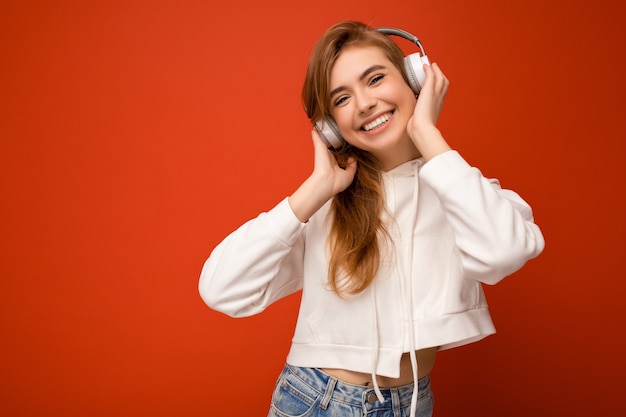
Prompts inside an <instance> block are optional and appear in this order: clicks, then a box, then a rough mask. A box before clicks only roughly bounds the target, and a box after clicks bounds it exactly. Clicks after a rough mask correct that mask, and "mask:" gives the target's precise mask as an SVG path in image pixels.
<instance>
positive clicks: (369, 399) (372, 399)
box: [367, 392, 378, 404]
mask: <svg viewBox="0 0 626 417" xmlns="http://www.w3.org/2000/svg"><path fill="white" fill-rule="evenodd" d="M377 399H378V397H377V396H376V393H374V392H370V393H369V394H367V402H368V403H370V404H374V403H375V402H376V400H377Z"/></svg>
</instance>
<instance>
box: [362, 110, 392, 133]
mask: <svg viewBox="0 0 626 417" xmlns="http://www.w3.org/2000/svg"><path fill="white" fill-rule="evenodd" d="M392 115H393V112H388V113H385V114H381V115H380V116H378V117H377V118H376V119H374V120H372V121H371V122H369V123H366V124H364V125H363V126H361V130H364V131H366V132H369V131H371V130H374V129H376V128H377V127H380V126H382V125H384V124H385V123H387V121H388V120H389V119H391V116H392Z"/></svg>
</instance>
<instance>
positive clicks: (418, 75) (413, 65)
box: [404, 53, 430, 95]
mask: <svg viewBox="0 0 626 417" xmlns="http://www.w3.org/2000/svg"><path fill="white" fill-rule="evenodd" d="M424 64H428V65H430V62H429V60H428V57H427V56H426V55H423V56H422V55H420V54H419V53H414V54H411V55H407V56H406V57H404V70H405V71H406V75H407V78H408V79H409V85H410V86H411V89H413V92H414V93H415V94H416V95H417V94H419V92H420V90H421V89H422V87H423V86H424V82H425V81H426V73H425V72H424Z"/></svg>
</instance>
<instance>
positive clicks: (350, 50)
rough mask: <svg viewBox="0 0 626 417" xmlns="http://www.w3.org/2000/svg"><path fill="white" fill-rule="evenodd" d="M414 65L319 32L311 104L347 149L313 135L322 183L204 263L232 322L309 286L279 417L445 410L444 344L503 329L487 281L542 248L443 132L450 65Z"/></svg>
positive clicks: (203, 287)
mask: <svg viewBox="0 0 626 417" xmlns="http://www.w3.org/2000/svg"><path fill="white" fill-rule="evenodd" d="M404 62H405V58H404V55H403V53H402V52H401V50H400V49H399V48H398V47H397V46H396V44H395V43H394V42H393V41H392V40H390V38H389V37H388V36H387V35H385V34H383V33H381V32H379V31H376V30H374V29H372V28H369V27H367V26H366V25H364V24H362V23H360V22H354V21H345V22H340V23H338V24H336V25H334V26H333V27H331V28H330V29H329V30H328V31H327V32H326V33H325V34H324V35H323V36H322V37H321V38H320V40H319V41H318V43H317V45H316V47H315V49H314V51H313V53H312V56H311V60H310V63H309V67H308V72H307V76H306V79H305V84H304V88H303V101H304V105H305V108H306V109H307V114H308V116H309V118H310V120H311V122H312V123H313V124H314V125H316V126H320V124H319V122H320V120H322V119H323V120H326V121H327V122H329V123H330V122H331V121H332V123H333V124H334V126H335V127H336V132H335V133H336V134H337V136H338V138H340V139H341V141H340V143H338V145H337V146H335V149H329V148H328V146H327V144H325V143H324V142H323V141H322V140H321V138H320V132H318V130H317V129H314V130H313V131H312V139H313V144H314V168H313V172H312V173H311V174H310V176H309V177H308V178H307V179H306V180H305V181H304V182H303V183H302V184H301V185H300V186H299V187H298V188H297V189H296V190H295V191H294V192H293V193H292V194H291V195H290V196H289V197H285V198H284V199H283V200H282V201H281V202H279V203H278V204H277V205H276V206H275V207H274V208H272V209H271V210H269V211H267V212H264V213H261V214H260V215H259V216H258V217H256V218H255V219H252V220H250V221H248V222H246V223H245V224H243V225H242V226H241V227H240V228H238V229H237V230H236V231H234V232H233V233H231V234H230V235H229V236H227V237H226V238H225V239H224V240H223V241H222V242H221V243H220V244H219V245H218V246H217V247H215V249H214V250H213V252H212V253H211V255H210V256H209V258H208V259H207V260H206V262H205V264H204V268H203V270H202V274H201V277H200V283H199V288H200V293H201V295H202V297H203V299H204V301H205V302H206V303H207V304H208V305H209V306H210V307H212V308H214V309H216V310H219V311H222V312H224V313H227V314H229V315H231V316H234V317H242V316H249V315H252V314H257V313H260V312H261V311H263V310H264V309H265V308H266V307H267V306H268V305H270V304H271V303H273V302H275V301H276V300H278V299H280V298H282V297H285V296H287V295H289V294H291V293H294V292H296V291H298V290H300V289H302V300H301V306H300V313H299V317H298V321H297V324H296V330H295V335H294V337H293V341H292V345H291V349H290V351H289V354H288V356H287V360H286V365H285V367H284V369H283V371H282V373H281V374H280V376H279V379H278V383H277V384H276V388H275V390H274V394H273V397H272V403H271V408H270V411H269V415H270V416H283V417H284V416H297V415H302V414H304V413H307V415H310V416H320V417H321V416H331V415H352V413H360V412H362V410H368V411H374V410H377V412H379V413H380V414H377V415H380V416H393V415H397V414H396V413H397V411H398V410H402V413H403V415H410V416H430V415H432V409H433V394H432V391H431V388H430V373H431V370H432V369H433V366H434V362H435V356H436V353H437V352H438V351H440V350H444V349H449V348H452V347H456V346H461V345H465V344H468V343H471V342H474V341H477V340H480V339H482V338H484V337H486V336H488V335H490V334H492V333H493V332H494V326H493V323H492V321H491V317H490V314H489V311H488V308H487V303H486V301H485V296H484V293H483V290H482V283H488V284H494V283H496V282H499V281H500V280H502V279H503V278H504V277H506V276H507V275H510V274H512V273H513V272H515V271H517V270H518V269H520V268H521V267H522V266H523V265H524V264H525V262H526V261H527V260H529V259H531V258H534V257H536V256H537V255H539V254H540V253H541V252H542V250H543V247H544V241H543V236H542V233H541V231H540V230H539V228H538V227H537V225H536V224H535V223H534V222H533V215H532V210H531V208H530V206H529V205H528V204H527V203H526V202H525V201H524V200H523V199H522V198H521V197H519V195H517V194H516V193H514V192H513V191H510V190H505V189H502V188H501V187H500V184H499V182H498V181H497V180H489V179H487V178H485V177H483V175H482V174H481V173H480V171H479V170H478V169H476V168H474V167H472V166H470V165H469V164H468V163H467V162H466V161H465V160H464V159H463V158H462V157H461V155H460V154H459V153H458V152H456V151H454V150H452V149H451V148H450V146H449V145H448V143H447V142H446V140H445V139H444V137H443V136H442V134H441V132H440V131H439V130H438V128H437V127H436V123H437V120H438V118H439V114H440V112H441V110H442V107H443V103H444V100H445V96H446V93H447V89H448V85H449V82H448V80H447V78H446V76H445V75H444V73H443V72H442V70H441V69H440V68H439V66H438V65H437V64H433V65H432V66H430V65H428V64H424V65H423V67H422V68H420V70H421V71H423V74H424V77H423V78H424V80H425V82H424V83H423V85H420V86H419V88H414V86H413V85H411V84H410V83H409V79H408V77H407V74H406V69H405V66H404ZM394 410H395V411H394Z"/></svg>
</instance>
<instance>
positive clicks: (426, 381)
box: [286, 365, 430, 407]
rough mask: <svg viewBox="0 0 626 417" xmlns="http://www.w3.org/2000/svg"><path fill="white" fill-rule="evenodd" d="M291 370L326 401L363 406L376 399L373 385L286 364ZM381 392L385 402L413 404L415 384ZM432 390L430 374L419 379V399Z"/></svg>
mask: <svg viewBox="0 0 626 417" xmlns="http://www.w3.org/2000/svg"><path fill="white" fill-rule="evenodd" d="M286 368H287V369H289V371H290V372H291V373H292V374H294V375H295V376H297V377H298V378H299V379H300V380H301V381H302V382H303V383H305V384H306V385H308V386H309V387H310V388H311V389H313V390H315V391H317V392H318V393H319V394H325V395H324V397H325V401H323V402H326V401H330V400H331V399H332V400H334V401H339V402H343V403H345V404H349V405H353V406H361V405H363V404H366V403H373V402H375V401H376V392H375V391H374V388H373V387H369V386H363V385H354V384H349V383H347V382H342V381H340V380H338V379H337V378H335V377H332V376H330V375H328V374H326V373H324V372H322V371H321V370H319V369H318V368H301V367H297V366H291V365H286ZM380 391H381V393H382V394H383V398H384V399H385V403H386V402H387V401H389V402H390V403H395V402H398V403H399V404H398V405H399V406H400V407H405V406H408V405H410V404H411V396H412V395H413V384H412V383H411V384H408V385H403V386H399V387H393V388H381V390H380ZM429 392H430V376H428V375H427V376H425V377H423V378H421V379H419V380H418V393H419V396H418V399H419V397H422V396H424V395H428V394H429Z"/></svg>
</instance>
